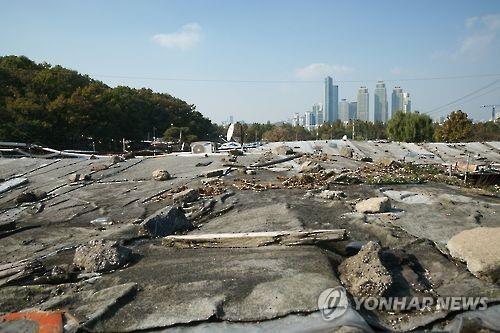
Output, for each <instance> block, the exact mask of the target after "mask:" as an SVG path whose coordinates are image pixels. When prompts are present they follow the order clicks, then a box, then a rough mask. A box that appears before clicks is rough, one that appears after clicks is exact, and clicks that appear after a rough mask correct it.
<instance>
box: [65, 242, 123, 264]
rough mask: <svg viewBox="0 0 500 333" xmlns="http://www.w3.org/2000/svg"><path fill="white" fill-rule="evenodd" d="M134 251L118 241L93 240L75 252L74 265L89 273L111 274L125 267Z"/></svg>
mask: <svg viewBox="0 0 500 333" xmlns="http://www.w3.org/2000/svg"><path fill="white" fill-rule="evenodd" d="M131 254H132V251H131V250H130V249H129V248H127V247H124V246H121V245H119V244H118V242H116V241H110V240H91V241H90V242H89V243H87V244H84V245H80V246H79V247H77V249H76V251H75V257H74V258H73V264H74V265H75V266H76V267H81V268H83V269H85V271H87V272H109V271H111V270H114V269H117V268H120V267H122V266H123V265H125V264H126V263H127V262H128V261H129V260H130V257H131Z"/></svg>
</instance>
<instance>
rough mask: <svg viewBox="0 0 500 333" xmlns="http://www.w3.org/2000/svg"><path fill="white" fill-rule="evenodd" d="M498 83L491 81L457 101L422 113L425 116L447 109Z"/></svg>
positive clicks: (498, 80)
mask: <svg viewBox="0 0 500 333" xmlns="http://www.w3.org/2000/svg"><path fill="white" fill-rule="evenodd" d="M498 82H500V79H497V80H495V81H493V82H490V83H488V84H487V85H485V86H483V87H481V88H479V89H476V90H474V91H473V92H470V93H468V94H466V95H464V96H462V97H460V98H457V99H455V100H453V101H451V102H449V103H446V104H443V105H441V106H438V107H437V108H434V109H432V110H429V111H426V112H423V113H425V114H431V113H434V112H436V111H439V110H441V109H442V108H445V107H447V106H450V105H452V104H455V103H457V102H460V101H462V100H464V99H466V98H468V97H470V96H473V95H475V94H477V93H478V92H481V91H483V90H485V89H487V88H489V87H491V86H493V85H495V84H497V83H498ZM475 97H478V96H475Z"/></svg>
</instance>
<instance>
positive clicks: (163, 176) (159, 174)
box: [153, 169, 172, 181]
mask: <svg viewBox="0 0 500 333" xmlns="http://www.w3.org/2000/svg"><path fill="white" fill-rule="evenodd" d="M171 178H172V177H171V176H170V174H169V173H168V171H167V170H162V169H157V170H155V171H153V179H154V180H157V181H165V180H169V179H171Z"/></svg>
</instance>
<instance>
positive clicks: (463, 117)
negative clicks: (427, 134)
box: [434, 110, 473, 142]
mask: <svg viewBox="0 0 500 333" xmlns="http://www.w3.org/2000/svg"><path fill="white" fill-rule="evenodd" d="M472 128H473V126H472V121H471V120H470V119H469V117H468V116H467V113H465V112H462V111H461V110H458V111H454V112H452V113H451V114H449V115H448V117H447V118H446V121H445V122H444V124H443V125H440V126H438V127H437V128H436V131H435V133H434V139H435V140H436V141H445V142H467V141H470V140H472V136H471V134H472Z"/></svg>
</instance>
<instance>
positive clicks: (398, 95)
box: [391, 87, 403, 117]
mask: <svg viewBox="0 0 500 333" xmlns="http://www.w3.org/2000/svg"><path fill="white" fill-rule="evenodd" d="M398 111H403V89H401V87H394V89H393V90H392V101H391V117H393V116H394V115H395V114H396V112H398Z"/></svg>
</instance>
